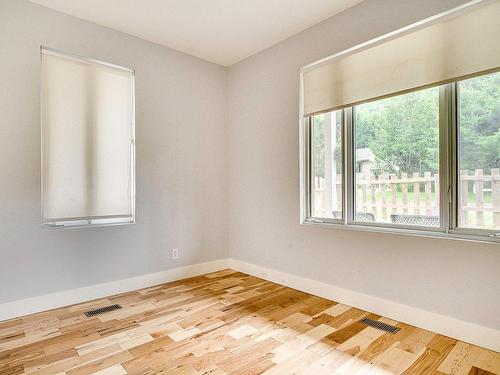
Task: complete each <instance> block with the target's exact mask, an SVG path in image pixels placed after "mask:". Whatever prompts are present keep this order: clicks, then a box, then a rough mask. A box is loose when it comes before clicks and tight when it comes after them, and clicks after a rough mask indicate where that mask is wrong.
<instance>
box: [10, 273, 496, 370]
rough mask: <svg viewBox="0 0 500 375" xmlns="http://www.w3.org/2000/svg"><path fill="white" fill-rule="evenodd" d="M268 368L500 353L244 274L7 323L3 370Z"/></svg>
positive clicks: (460, 360) (415, 363)
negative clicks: (375, 324) (378, 325)
mask: <svg viewBox="0 0 500 375" xmlns="http://www.w3.org/2000/svg"><path fill="white" fill-rule="evenodd" d="M109 304H120V305H122V306H123V309H121V310H116V311H113V312H108V313H105V314H102V315H98V316H95V317H92V318H87V317H85V315H84V314H83V312H84V311H85V310H88V309H93V308H97V307H102V306H105V305H109ZM365 317H369V318H371V319H375V320H380V321H383V322H386V323H389V324H394V325H397V326H398V327H400V328H401V330H400V331H399V332H398V333H396V334H394V335H393V334H390V333H385V332H383V331H379V330H377V329H375V328H371V327H368V326H366V325H365V324H364V323H361V322H360V320H361V319H363V318H365ZM261 373H265V374H312V375H321V374H339V375H345V374H466V375H468V374H500V354H499V353H495V352H492V351H489V350H486V349H482V348H479V347H477V346H474V345H470V344H466V343H463V342H460V341H457V340H454V339H451V338H448V337H444V336H441V335H438V334H435V333H432V332H429V331H425V330H422V329H419V328H415V327H412V326H409V325H407V324H403V323H399V322H395V321H392V320H390V319H386V318H383V317H380V316H378V315H375V314H371V313H368V312H365V311H362V310H359V309H356V308H353V307H349V306H346V305H342V304H338V303H336V302H332V301H329V300H326V299H323V298H319V297H315V296H312V295H309V294H306V293H302V292H299V291H296V290H293V289H290V288H287V287H284V286H281V285H277V284H273V283H271V282H268V281H265V280H262V279H258V278H255V277H252V276H248V275H245V274H242V273H240V272H235V271H232V270H225V271H220V272H216V273H212V274H208V275H204V276H200V277H195V278H190V279H186V280H181V281H177V282H173V283H169V284H164V285H159V286H156V287H152V288H147V289H143V290H139V291H136V292H131V293H125V294H121V295H117V296H113V297H109V298H104V299H100V300H97V301H92V302H88V303H84V304H79V305H75V306H70V307H65V308H61V309H57V310H52V311H48V312H43V313H39V314H34V315H30V316H26V317H23V318H18V319H13V320H9V321H4V322H0V374H68V375H73V374H101V375H102V374H110V375H111V374H113V375H121V374H179V375H184V374H211V375H219V374H261Z"/></svg>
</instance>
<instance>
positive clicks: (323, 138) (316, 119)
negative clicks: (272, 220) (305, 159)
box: [311, 111, 343, 219]
mask: <svg viewBox="0 0 500 375" xmlns="http://www.w3.org/2000/svg"><path fill="white" fill-rule="evenodd" d="M311 154H312V155H311V164H312V173H311V176H312V181H311V187H312V194H311V203H312V210H311V212H312V216H314V217H324V218H331V219H342V217H343V209H342V179H343V178H342V176H343V173H342V111H334V112H329V113H324V114H321V115H316V116H313V117H312V119H311Z"/></svg>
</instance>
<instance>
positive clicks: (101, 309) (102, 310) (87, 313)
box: [84, 305, 122, 317]
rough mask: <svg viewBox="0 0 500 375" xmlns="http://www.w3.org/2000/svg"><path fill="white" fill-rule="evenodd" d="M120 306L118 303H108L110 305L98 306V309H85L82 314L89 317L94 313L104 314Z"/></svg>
mask: <svg viewBox="0 0 500 375" xmlns="http://www.w3.org/2000/svg"><path fill="white" fill-rule="evenodd" d="M121 308H122V307H121V306H120V305H110V306H104V307H99V308H98V309H94V310H89V311H85V313H84V314H85V316H86V317H91V316H94V315H99V314H104V313H106V312H109V311H113V310H118V309H121Z"/></svg>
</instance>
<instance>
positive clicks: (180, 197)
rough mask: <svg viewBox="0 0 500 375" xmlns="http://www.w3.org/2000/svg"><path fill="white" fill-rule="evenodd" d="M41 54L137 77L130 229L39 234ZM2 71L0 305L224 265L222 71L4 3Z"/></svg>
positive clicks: (0, 3) (10, 0) (12, 0)
mask: <svg viewBox="0 0 500 375" xmlns="http://www.w3.org/2000/svg"><path fill="white" fill-rule="evenodd" d="M41 44H43V45H47V46H50V47H53V48H57V49H61V50H64V51H67V52H72V53H76V54H80V55H83V56H87V57H92V58H96V59H100V60H104V61H109V62H112V63H115V64H119V65H123V66H126V67H130V68H135V69H136V96H137V106H136V111H137V116H136V119H137V224H135V225H132V226H120V227H106V228H87V229H74V230H62V231H47V230H42V229H41V227H40V188H39V186H40V167H39V166H40V121H39V112H40V111H39V106H40V102H39V60H40V59H39V47H40V45H41ZM0 71H1V72H2V74H1V76H2V82H1V84H0V114H1V115H0V140H1V146H0V252H1V254H0V285H1V287H0V303H1V302H7V301H10V300H16V299H21V298H26V297H30V296H37V295H42V294H46V293H50V292H55V291H58V290H66V289H72V288H77V287H82V286H87V285H93V284H96V283H101V282H106V281H111V280H116V279H121V278H127V277H131V276H136V275H142V274H146V273H150V272H155V271H160V270H164V269H169V268H173V267H177V266H181V265H186V264H191V263H199V262H203V261H208V260H214V259H219V258H225V257H226V256H227V209H226V205H227V198H226V196H227V187H226V186H227V185H226V181H227V166H226V155H227V141H226V140H227V136H226V134H227V129H226V127H227V121H226V120H227V113H226V78H227V69H226V68H223V67H220V66H217V65H215V64H211V63H208V62H205V61H202V60H200V59H197V58H194V57H191V56H188V55H185V54H182V53H180V52H177V51H174V50H171V49H167V48H164V47H161V46H158V45H155V44H153V43H149V42H146V41H143V40H141V39H138V38H134V37H131V36H128V35H125V34H123V33H119V32H116V31H112V30H110V29H107V28H104V27H101V26H97V25H95V24H91V23H88V22H85V21H82V20H79V19H76V18H73V17H69V16H66V15H64V14H61V13H58V12H54V11H51V10H48V9H46V8H43V7H40V6H38V5H34V4H32V3H29V2H27V1H24V0H0ZM173 247H178V248H179V249H180V252H181V258H180V260H178V261H173V260H171V259H170V251H171V249H172V248H173Z"/></svg>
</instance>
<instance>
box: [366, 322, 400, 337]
mask: <svg viewBox="0 0 500 375" xmlns="http://www.w3.org/2000/svg"><path fill="white" fill-rule="evenodd" d="M361 323H365V324H366V325H369V326H370V327H373V328H376V329H380V330H381V331H385V332H389V333H392V334H395V333H397V332H399V330H400V329H401V328H398V327H395V326H391V325H390V324H387V323H382V322H379V321H378V320H373V319H368V318H364V319H363V320H362V321H361Z"/></svg>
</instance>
